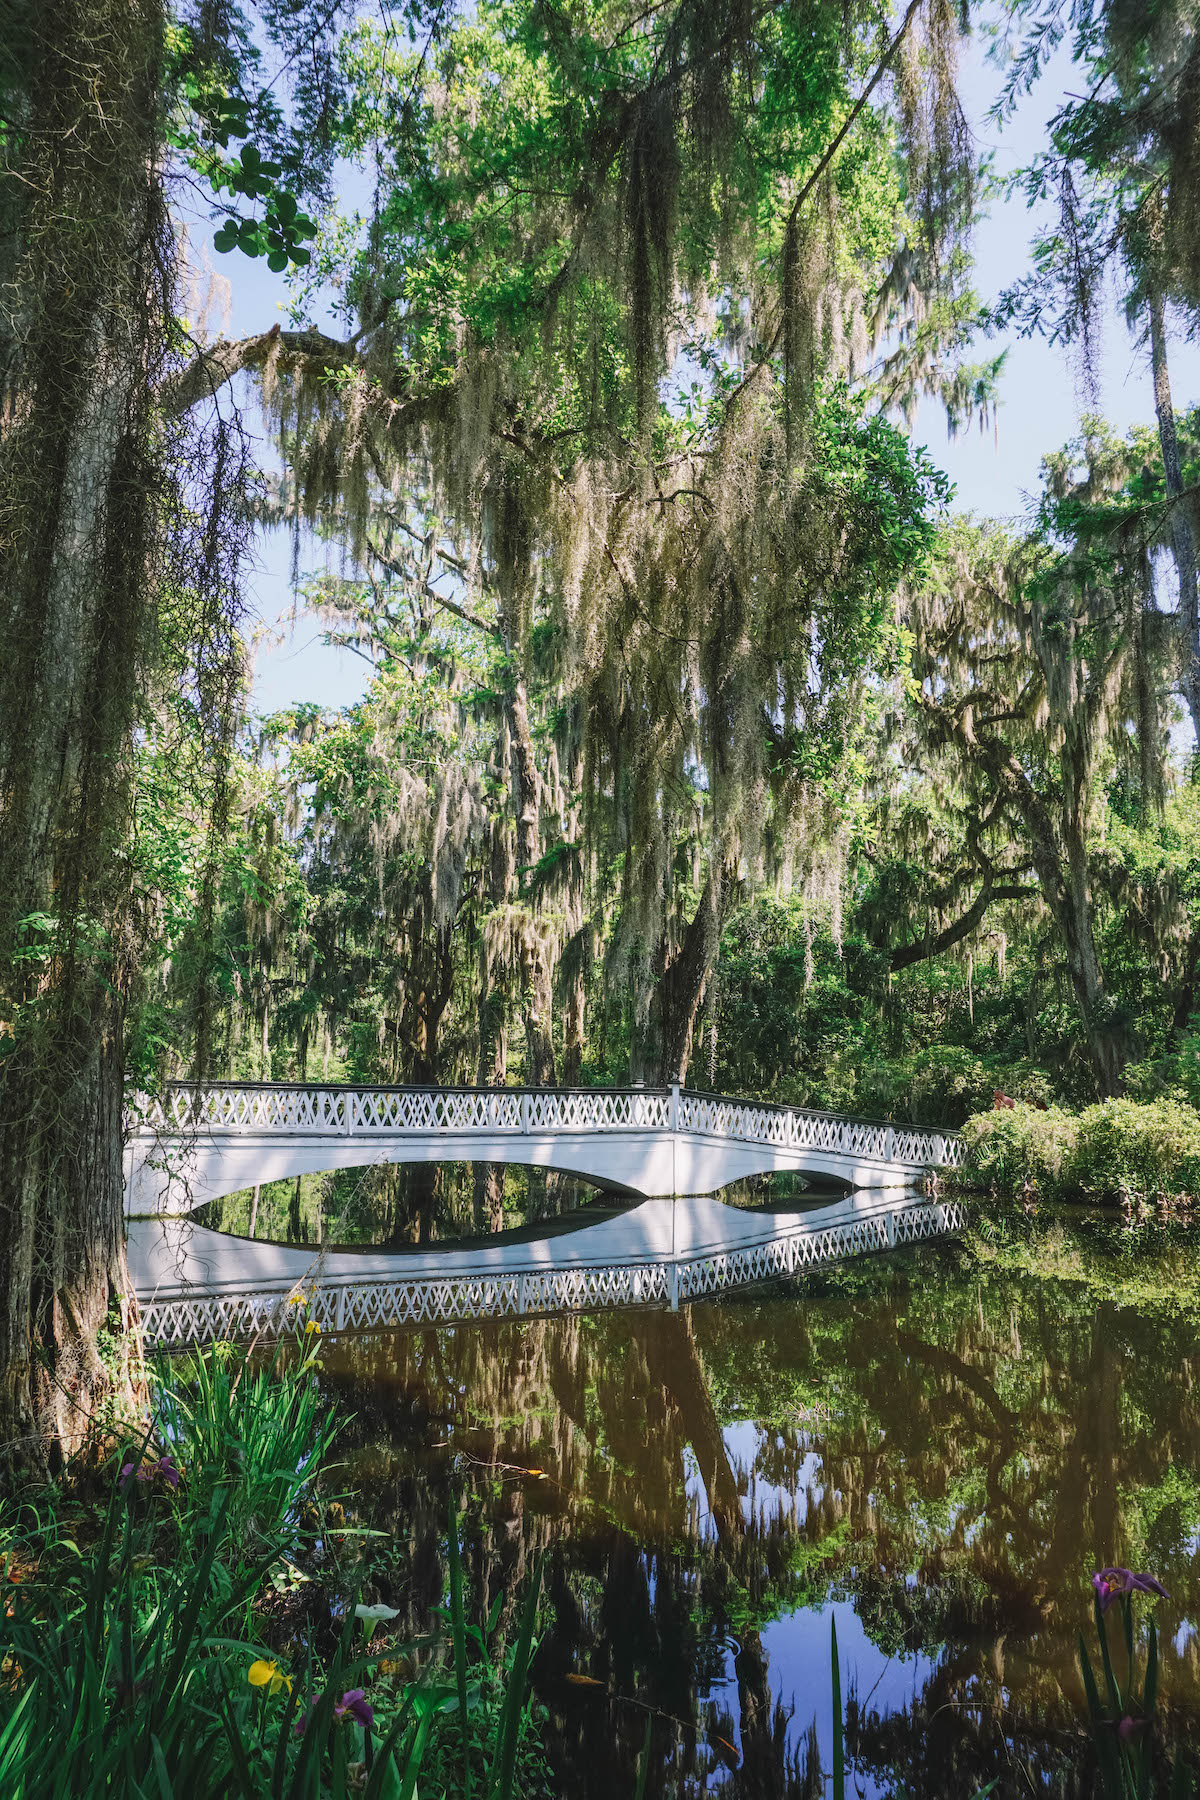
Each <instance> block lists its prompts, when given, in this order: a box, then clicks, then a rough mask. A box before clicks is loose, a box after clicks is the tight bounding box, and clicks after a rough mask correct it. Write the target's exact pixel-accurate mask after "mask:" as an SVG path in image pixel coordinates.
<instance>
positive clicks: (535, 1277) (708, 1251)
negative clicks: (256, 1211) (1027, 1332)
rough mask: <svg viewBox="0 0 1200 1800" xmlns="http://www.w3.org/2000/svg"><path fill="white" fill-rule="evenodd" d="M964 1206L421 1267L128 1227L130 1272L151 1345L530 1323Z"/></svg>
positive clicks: (651, 1221)
mask: <svg viewBox="0 0 1200 1800" xmlns="http://www.w3.org/2000/svg"><path fill="white" fill-rule="evenodd" d="M964 1219H965V1211H964V1208H963V1207H962V1206H961V1205H959V1204H958V1203H957V1202H955V1201H948V1202H947V1201H928V1200H923V1199H920V1198H919V1197H918V1196H916V1195H915V1194H914V1193H913V1192H912V1191H911V1190H903V1191H893V1192H890V1193H889V1192H886V1191H881V1190H875V1191H873V1192H872V1193H870V1194H869V1195H864V1194H857V1195H852V1196H850V1197H849V1198H847V1199H845V1200H840V1201H837V1202H835V1203H834V1204H833V1205H832V1206H826V1207H821V1208H819V1209H817V1210H814V1211H812V1212H808V1213H779V1212H772V1213H751V1212H745V1211H742V1210H740V1209H738V1208H737V1207H732V1206H727V1205H725V1204H724V1203H723V1202H722V1201H720V1200H716V1199H713V1198H712V1197H701V1198H691V1199H687V1200H678V1201H672V1200H663V1199H656V1200H646V1201H643V1202H642V1204H641V1205H639V1206H635V1207H634V1208H632V1209H631V1210H630V1211H629V1212H627V1213H623V1214H621V1215H620V1216H618V1217H617V1218H611V1219H607V1220H605V1221H604V1222H603V1223H602V1224H597V1225H592V1226H585V1227H582V1228H581V1229H579V1230H577V1231H574V1232H570V1233H567V1234H564V1235H561V1236H556V1237H552V1238H546V1239H542V1240H538V1241H535V1242H521V1243H513V1242H508V1243H504V1244H495V1245H483V1246H474V1247H471V1248H469V1249H458V1250H456V1249H454V1248H453V1247H449V1248H445V1249H442V1248H435V1249H431V1250H428V1251H420V1252H413V1253H409V1252H403V1253H397V1252H389V1251H332V1252H321V1251H312V1250H305V1249H292V1248H288V1247H285V1246H282V1245H278V1244H261V1243H254V1242H251V1241H249V1240H247V1239H243V1238H233V1237H228V1236H225V1235H223V1234H222V1233H220V1232H214V1231H207V1230H204V1229H202V1228H200V1227H198V1226H195V1225H193V1224H192V1223H191V1222H190V1221H189V1220H187V1219H174V1220H158V1219H155V1220H133V1221H131V1223H130V1229H129V1262H130V1270H131V1273H132V1275H133V1280H134V1287H135V1289H136V1292H137V1295H138V1300H139V1303H140V1308H141V1316H142V1326H143V1331H144V1333H145V1336H146V1340H147V1342H148V1343H150V1344H165V1345H177V1344H186V1343H196V1342H203V1341H206V1340H211V1339H213V1338H236V1337H243V1336H250V1335H253V1334H254V1333H255V1332H259V1331H263V1332H265V1333H267V1334H273V1333H277V1332H280V1331H287V1330H291V1329H294V1328H295V1327H296V1325H297V1324H298V1322H299V1321H300V1320H301V1319H303V1318H306V1317H311V1318H315V1319H316V1320H317V1322H318V1323H319V1324H320V1325H321V1326H322V1328H323V1329H325V1330H334V1331H340V1330H347V1329H353V1328H361V1327H366V1326H388V1325H402V1324H412V1323H430V1324H440V1323H450V1322H453V1321H455V1320H464V1319H481V1318H498V1317H506V1316H520V1315H522V1314H526V1313H544V1312H560V1311H575V1310H580V1309H590V1308H595V1307H607V1306H627V1305H632V1306H645V1305H662V1304H668V1305H671V1306H676V1305H678V1303H679V1302H680V1301H681V1300H692V1299H698V1298H701V1297H703V1296H704V1295H707V1294H713V1293H717V1292H720V1291H721V1290H723V1289H726V1288H733V1287H737V1286H741V1285H744V1284H746V1283H751V1282H757V1281H764V1280H770V1279H772V1278H777V1277H780V1276H789V1275H795V1274H798V1273H800V1272H802V1271H803V1270H804V1269H806V1268H810V1267H813V1266H815V1265H817V1264H819V1263H823V1262H827V1261H830V1260H833V1259H835V1258H840V1257H844V1256H852V1255H856V1254H862V1253H864V1252H869V1251H877V1250H886V1249H890V1248H893V1247H895V1246H896V1245H899V1244H905V1243H912V1242H916V1241H918V1240H920V1239H922V1238H927V1237H933V1236H936V1235H938V1234H940V1233H943V1232H947V1231H953V1230H956V1229H957V1228H958V1227H959V1226H961V1225H962V1224H963V1222H964Z"/></svg>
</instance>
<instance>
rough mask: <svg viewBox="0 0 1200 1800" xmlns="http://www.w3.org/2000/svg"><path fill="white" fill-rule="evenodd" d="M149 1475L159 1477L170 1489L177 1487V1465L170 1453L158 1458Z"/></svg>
mask: <svg viewBox="0 0 1200 1800" xmlns="http://www.w3.org/2000/svg"><path fill="white" fill-rule="evenodd" d="M150 1473H151V1475H152V1476H154V1475H161V1476H162V1478H163V1480H164V1481H165V1482H166V1483H167V1484H168V1486H170V1487H172V1488H177V1487H178V1486H179V1465H178V1463H177V1462H176V1461H175V1458H174V1457H173V1456H172V1455H171V1454H170V1452H168V1453H167V1455H166V1456H160V1457H159V1459H158V1461H157V1462H156V1463H155V1464H154V1467H153V1468H152V1469H151V1471H150Z"/></svg>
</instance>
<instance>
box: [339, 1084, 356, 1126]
mask: <svg viewBox="0 0 1200 1800" xmlns="http://www.w3.org/2000/svg"><path fill="white" fill-rule="evenodd" d="M353 1117H354V1095H353V1093H352V1092H351V1090H350V1089H349V1088H347V1089H346V1091H345V1093H344V1094H343V1095H342V1136H343V1137H349V1136H350V1121H351V1120H352V1119H353Z"/></svg>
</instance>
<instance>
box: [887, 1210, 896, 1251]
mask: <svg viewBox="0 0 1200 1800" xmlns="http://www.w3.org/2000/svg"><path fill="white" fill-rule="evenodd" d="M887 1231H888V1249H889V1250H894V1249H895V1248H896V1215H895V1213H894V1212H890V1213H889V1214H888V1222H887Z"/></svg>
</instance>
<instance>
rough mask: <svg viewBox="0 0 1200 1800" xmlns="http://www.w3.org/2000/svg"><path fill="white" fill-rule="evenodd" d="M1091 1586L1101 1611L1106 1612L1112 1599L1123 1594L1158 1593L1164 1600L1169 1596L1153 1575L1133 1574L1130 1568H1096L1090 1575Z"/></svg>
mask: <svg viewBox="0 0 1200 1800" xmlns="http://www.w3.org/2000/svg"><path fill="white" fill-rule="evenodd" d="M1092 1586H1093V1588H1094V1589H1095V1590H1096V1598H1097V1600H1098V1601H1099V1602H1100V1611H1101V1612H1107V1611H1108V1609H1109V1607H1110V1606H1111V1605H1112V1603H1113V1601H1114V1600H1115V1599H1117V1597H1118V1596H1119V1595H1123V1594H1135V1593H1136V1594H1158V1595H1160V1596H1161V1598H1162V1599H1164V1600H1169V1599H1170V1598H1171V1596H1170V1595H1169V1594H1168V1592H1167V1590H1166V1588H1165V1587H1164V1586H1163V1585H1162V1582H1161V1581H1155V1579H1154V1577H1153V1575H1135V1574H1134V1572H1133V1570H1132V1569H1097V1570H1096V1573H1095V1574H1094V1575H1093V1576H1092Z"/></svg>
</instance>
